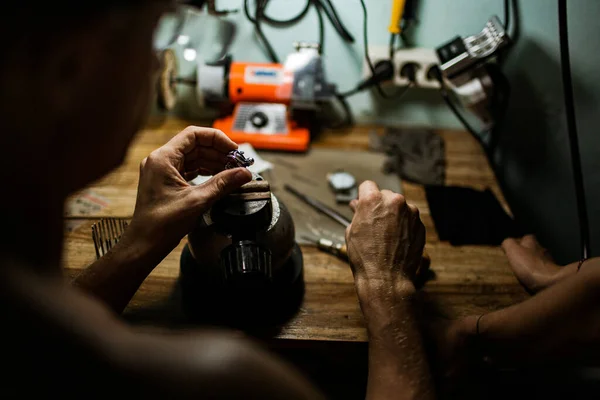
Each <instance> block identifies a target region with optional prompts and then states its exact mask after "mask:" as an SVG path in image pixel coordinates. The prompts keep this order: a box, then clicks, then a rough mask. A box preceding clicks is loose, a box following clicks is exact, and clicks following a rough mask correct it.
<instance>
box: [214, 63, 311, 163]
mask: <svg viewBox="0 0 600 400" xmlns="http://www.w3.org/2000/svg"><path fill="white" fill-rule="evenodd" d="M293 84H294V75H293V73H292V72H289V71H286V69H285V67H284V66H283V65H281V64H268V63H243V62H232V63H231V66H230V69H229V80H228V85H229V88H228V97H229V101H230V102H232V103H235V104H236V107H235V109H234V111H233V114H232V115H229V116H227V117H224V118H220V119H217V120H216V121H215V122H214V123H213V127H214V128H216V129H219V130H221V131H223V132H225V134H226V135H227V136H229V137H230V138H231V140H233V141H234V142H236V143H250V144H252V145H253V146H254V147H255V148H257V149H270V150H286V151H300V152H301V151H306V150H307V149H308V145H309V142H310V132H309V130H308V129H307V128H303V127H299V126H298V124H297V123H296V122H295V121H293V120H292V119H291V118H290V116H289V104H290V101H291V98H292V90H293ZM255 119H256V120H255ZM265 120H267V121H265ZM271 120H272V121H274V122H273V123H274V125H269V122H270V121H271Z"/></svg>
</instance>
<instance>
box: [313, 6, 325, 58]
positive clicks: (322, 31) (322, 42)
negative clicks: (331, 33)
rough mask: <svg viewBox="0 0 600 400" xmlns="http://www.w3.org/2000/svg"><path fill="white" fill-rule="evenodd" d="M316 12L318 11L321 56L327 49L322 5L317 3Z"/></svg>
mask: <svg viewBox="0 0 600 400" xmlns="http://www.w3.org/2000/svg"><path fill="white" fill-rule="evenodd" d="M314 4H315V10H317V18H318V20H319V54H322V53H323V49H324V48H325V22H324V21H323V14H322V13H321V7H322V5H321V4H320V3H319V2H318V1H315V3H314Z"/></svg>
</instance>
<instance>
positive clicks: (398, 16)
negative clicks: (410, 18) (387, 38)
mask: <svg viewBox="0 0 600 400" xmlns="http://www.w3.org/2000/svg"><path fill="white" fill-rule="evenodd" d="M405 3H406V0H392V15H391V18H390V27H389V28H388V29H389V31H390V33H395V34H398V33H400V32H402V28H401V26H400V22H402V15H403V14H404V4H405Z"/></svg>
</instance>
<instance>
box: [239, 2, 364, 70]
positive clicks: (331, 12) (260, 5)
mask: <svg viewBox="0 0 600 400" xmlns="http://www.w3.org/2000/svg"><path fill="white" fill-rule="evenodd" d="M255 2H256V3H255V4H256V6H255V13H254V16H252V15H251V14H250V0H244V13H245V14H246V18H248V20H249V21H250V22H252V24H254V28H255V31H256V34H257V35H258V37H259V39H260V41H261V42H262V44H263V46H264V47H265V50H266V52H267V55H268V57H269V59H270V60H271V61H272V62H274V63H279V57H278V56H277V54H276V53H275V50H274V49H273V46H272V45H271V43H270V42H269V40H268V39H267V37H266V35H265V34H264V32H263V30H262V27H261V22H265V23H267V24H270V25H273V26H277V27H284V26H288V25H293V24H295V23H297V22H300V21H301V20H302V19H303V18H304V17H305V16H306V14H307V13H308V10H309V9H310V6H311V5H314V6H315V9H316V12H317V18H318V21H319V48H320V52H321V53H322V52H323V50H324V44H325V21H324V18H323V15H322V12H323V11H324V12H325V15H326V16H327V18H329V20H330V21H331V23H332V25H333V26H334V28H335V30H336V31H337V32H338V34H339V35H340V36H341V37H342V39H344V40H345V41H347V42H350V43H353V42H354V37H353V36H352V35H351V34H350V33H349V32H348V30H347V29H346V27H345V26H344V24H343V23H342V22H341V20H340V18H339V15H338V13H337V11H336V9H335V7H334V6H333V4H332V3H331V1H330V0H306V4H305V6H304V7H303V8H302V10H300V12H299V13H298V14H297V15H295V16H293V17H290V18H288V19H283V20H280V19H276V18H273V17H270V16H268V15H267V14H266V8H267V5H268V4H269V0H255Z"/></svg>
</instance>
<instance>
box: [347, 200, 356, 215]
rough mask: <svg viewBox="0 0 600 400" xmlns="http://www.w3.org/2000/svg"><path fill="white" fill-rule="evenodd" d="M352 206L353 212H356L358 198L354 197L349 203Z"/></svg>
mask: <svg viewBox="0 0 600 400" xmlns="http://www.w3.org/2000/svg"><path fill="white" fill-rule="evenodd" d="M348 205H349V206H350V208H351V209H352V211H353V212H356V207H358V200H357V199H354V200H352V201H350V204H348Z"/></svg>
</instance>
